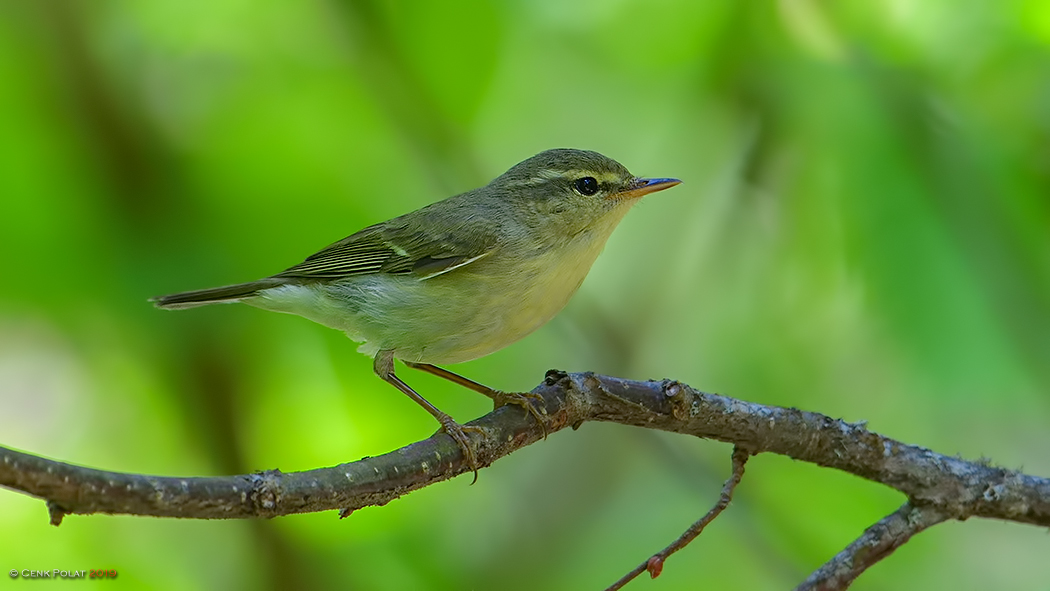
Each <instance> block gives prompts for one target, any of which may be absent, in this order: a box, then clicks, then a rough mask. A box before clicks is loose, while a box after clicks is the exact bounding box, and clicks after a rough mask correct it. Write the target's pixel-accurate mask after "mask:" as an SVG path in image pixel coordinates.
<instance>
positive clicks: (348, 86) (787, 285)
mask: <svg viewBox="0 0 1050 591" xmlns="http://www.w3.org/2000/svg"><path fill="white" fill-rule="evenodd" d="M551 147H579V148H587V149H592V150H597V151H600V152H603V153H605V154H606V155H608V156H611V157H613V158H615V159H617V160H619V161H620V162H622V163H624V164H625V165H626V166H627V167H628V168H630V169H631V170H632V171H633V172H634V173H635V174H638V175H648V176H675V177H679V178H681V179H683V180H684V181H685V182H684V184H683V185H681V186H680V187H677V188H675V189H674V190H672V191H668V192H666V193H659V194H656V195H653V196H651V197H649V198H647V199H646V201H644V202H643V203H642V204H641V205H639V206H638V207H636V208H635V210H634V211H632V212H631V213H630V214H629V215H628V216H627V218H626V220H625V221H624V222H623V224H622V225H621V227H620V228H619V229H618V230H617V232H616V233H615V234H614V236H613V237H612V239H611V241H610V243H609V245H608V247H607V248H606V251H605V253H604V254H603V255H602V256H601V257H600V258H599V260H598V262H597V264H596V265H595V267H594V270H593V271H592V273H591V275H590V277H589V278H588V280H587V281H586V282H585V283H584V285H583V287H582V289H581V290H580V292H579V293H578V295H577V296H576V297H575V299H574V300H573V301H572V302H571V303H570V304H569V306H568V308H567V309H566V310H565V311H564V312H563V313H562V314H561V315H560V316H558V317H557V318H556V319H555V320H554V321H552V322H551V323H550V324H549V325H548V326H546V327H544V328H542V329H541V330H539V331H538V332H537V333H536V334H534V335H532V336H530V337H529V338H527V339H525V340H524V341H522V342H520V343H518V344H516V345H514V346H512V347H510V348H508V349H505V350H503V351H501V352H499V353H497V354H494V355H491V356H490V357H487V358H484V359H481V360H478V361H474V362H471V363H469V364H464V365H459V366H455V367H453V368H452V369H454V370H455V371H458V372H462V373H464V374H465V375H467V376H469V377H471V378H473V379H476V380H479V381H481V382H482V383H485V384H489V385H491V386H493V387H497V388H501V389H507V390H528V389H530V388H532V387H533V386H534V385H536V384H537V383H539V381H540V380H541V379H542V377H543V374H544V371H545V370H547V369H548V368H560V369H565V370H570V371H582V370H594V371H599V372H605V373H609V374H613V375H618V376H623V377H629V378H636V379H646V378H663V377H673V378H676V379H679V380H682V381H685V382H687V383H690V384H692V385H694V386H696V387H698V388H701V389H705V390H708V391H717V392H720V393H725V394H728V395H731V396H735V397H739V398H744V399H748V400H752V401H756V402H761V403H766V404H778V405H788V406H797V407H801V408H805V409H811V410H817V411H820V412H823V413H826V414H829V415H832V416H835V417H844V418H846V419H847V420H850V421H861V420H867V421H868V422H869V426H870V428H872V429H874V430H876V431H879V432H881V433H884V434H887V435H889V436H892V437H896V438H899V439H901V440H904V441H907V442H910V443H915V444H919V445H924V446H928V447H931V448H933V449H936V450H938V451H940V452H943V453H947V454H956V453H958V454H960V455H962V456H963V457H966V458H971V459H976V458H979V457H982V456H984V457H988V458H991V459H992V460H993V461H995V462H996V463H998V464H1001V465H1004V466H1007V467H1011V468H1023V469H1025V470H1026V471H1029V472H1031V473H1034V474H1040V475H1048V474H1050V453H1048V450H1050V437H1048V429H1047V426H1048V424H1050V231H1048V230H1050V4H1048V3H1047V2H1045V0H1024V1H1021V0H1016V1H1003V2H979V1H973V0H966V1H958V0H956V1H948V0H894V1H888V2H816V1H812V0H782V1H779V2H773V1H770V2H740V1H737V0H719V1H701V2H697V1H695V0H657V1H654V2H641V1H637V2H635V1H631V0H614V1H609V0H590V1H585V2H578V3H566V2H562V1H560V0H558V1H555V0H539V1H525V0H519V1H510V2H489V1H485V0H476V1H472V2H466V3H461V4H456V5H452V4H446V3H440V4H439V3H427V4H423V3H419V4H411V3H380V2H357V1H343V0H311V1H305V2H272V1H265V0H262V1H254V2H249V1H244V0H219V1H209V2H200V1H197V2H192V1H185V0H183V1H179V2H174V1H171V0H156V1H153V2H128V1H117V0H98V1H95V2H90V3H89V2H76V1H61V2H59V1H32V2H27V1H16V0H2V1H0V252H2V253H3V260H4V266H5V268H6V272H5V274H4V278H3V279H2V280H0V443H2V444H4V445H8V446H13V447H16V448H19V449H23V450H26V451H30V452H34V453H38V454H42V455H45V456H49V457H53V458H57V459H62V460H65V461H69V462H74V463H78V464H84V465H89V466H93V467H99V468H104V469H111V470H120V471H131V472H144V473H151V474H166V475H221V474H235V473H243V472H247V471H252V470H262V469H270V468H279V469H281V470H284V471H292V470H303V469H309V468H316V467H322V466H330V465H334V464H338V463H340V462H344V461H349V460H353V459H357V458H359V457H361V456H364V455H377V454H380V453H384V452H387V451H390V450H392V449H395V448H397V447H399V446H402V445H405V444H407V443H410V442H412V441H416V440H418V439H421V438H423V437H425V436H429V435H430V434H431V433H432V432H433V431H434V430H435V423H434V421H433V419H432V418H431V417H430V416H428V415H427V414H426V413H425V412H423V411H422V410H420V409H419V408H417V407H416V406H415V405H414V404H413V403H412V402H411V401H410V400H408V399H407V397H405V396H403V395H401V394H399V393H397V392H396V391H395V390H394V389H393V388H391V387H389V386H388V385H386V384H384V383H382V382H381V381H380V380H378V379H377V378H375V377H374V376H373V375H372V371H371V362H370V360H368V359H367V358H365V357H363V356H361V355H358V354H357V353H356V352H355V349H356V345H355V344H354V343H352V342H350V341H349V340H348V339H346V338H345V337H344V336H343V335H342V334H340V333H338V332H336V331H332V330H329V329H326V328H323V327H321V326H319V325H314V324H312V323H310V322H308V321H306V320H303V319H301V318H296V317H292V316H286V315H280V314H271V313H266V312H262V311H260V310H256V309H253V308H249V307H247V306H218V307H214V308H207V309H199V310H192V311H187V312H180V313H171V312H162V311H158V310H155V309H154V308H153V307H152V306H150V305H149V304H148V303H147V302H146V298H148V297H150V296H154V295H159V294H163V293H169V292H173V291H180V290H186V289H193V288H201V287H210V286H213V285H219V284H225V283H232V282H239V281H247V280H252V279H256V278H259V277H262V276H265V275H268V274H271V273H273V272H276V271H278V270H281V269H283V268H285V267H287V266H290V265H292V264H294V263H297V262H299V261H300V260H301V259H302V258H303V257H305V256H306V255H307V254H310V253H311V252H314V251H315V250H317V249H319V248H321V247H323V246H325V245H327V244H329V243H330V242H333V241H335V240H337V239H339V238H342V237H343V236H345V235H348V234H350V233H352V232H353V231H356V230H358V229H359V228H361V227H363V226H365V225H368V224H371V223H374V222H377V221H381V220H384V219H387V218H389V217H393V216H395V215H397V214H400V213H404V212H406V211H409V210H412V209H415V208H418V207H420V206H423V205H425V204H427V203H430V202H432V201H436V200H438V199H440V198H443V197H446V196H448V195H451V194H453V193H456V192H459V191H463V190H466V189H470V188H473V187H475V186H478V185H481V184H483V183H485V182H487V181H488V180H489V179H491V178H492V177H494V176H496V175H498V174H500V173H501V172H503V171H504V170H505V169H507V168H508V167H510V166H511V165H513V164H515V163H516V162H518V161H520V160H522V159H524V158H526V157H528V156H531V155H532V154H534V153H536V152H539V151H541V150H544V149H547V148H551ZM417 373H418V372H409V373H404V374H403V375H404V376H405V377H406V379H408V381H409V382H410V383H412V384H413V385H415V386H416V387H417V388H418V389H419V390H420V391H422V392H423V393H424V394H425V395H426V396H427V397H428V398H429V399H430V400H431V401H433V402H434V403H435V404H436V405H437V406H439V407H440V408H442V409H444V410H446V411H448V412H449V413H451V414H452V415H453V416H455V417H457V418H458V419H459V420H461V421H467V420H470V419H473V418H475V417H477V416H479V415H481V414H484V413H485V412H487V411H488V410H489V409H490V408H491V407H490V405H489V403H488V401H487V400H486V399H484V398H483V397H481V396H478V395H475V394H473V393H470V392H467V391H465V390H462V389H459V388H457V387H455V386H452V385H450V384H446V383H443V382H441V381H440V380H437V379H434V378H431V377H430V376H426V375H422V374H420V375H417ZM729 453H730V448H729V446H727V445H724V444H719V443H713V442H704V441H698V440H694V439H691V438H687V437H681V436H671V435H667V434H662V433H655V432H649V431H645V430H640V429H633V428H628V427H623V426H618V425H604V424H587V425H584V426H583V428H582V429H580V430H579V431H577V432H571V431H569V432H560V433H557V434H556V435H553V436H552V437H550V438H549V439H548V440H547V441H544V442H542V443H539V444H537V445H534V446H532V447H530V448H528V449H525V450H523V451H521V452H520V453H517V454H514V455H513V456H511V457H510V458H508V459H505V460H503V461H501V462H499V463H498V464H496V465H495V466H493V467H492V468H490V469H486V470H484V471H482V472H481V475H480V480H479V482H478V484H477V485H475V486H468V483H469V478H470V477H469V476H467V477H463V478H458V479H456V480H454V481H452V482H447V483H443V484H440V485H437V486H433V487H430V488H427V489H425V490H422V491H420V492H417V493H414V494H411V495H409V496H407V497H405V498H402V499H400V500H398V501H395V502H393V503H391V504H390V505H388V506H386V507H382V508H370V509H365V510H361V511H359V512H356V513H355V514H354V515H353V516H352V517H351V518H350V519H347V520H343V521H340V520H338V519H337V517H336V514H335V513H334V512H330V513H324V514H314V515H303V516H293V517H287V518H282V519H276V520H272V521H257V522H247V521H239V522H194V521H175V520H157V519H152V518H133V517H123V516H121V517H109V516H92V517H78V516H71V517H68V518H67V519H66V520H65V522H64V523H63V525H62V526H61V527H60V528H53V527H51V526H49V525H47V516H46V511H45V507H44V504H43V503H41V502H40V501H38V500H34V499H31V498H28V497H26V496H23V495H20V494H16V493H14V492H10V491H0V531H2V532H3V535H0V572H6V570H8V569H12V568H17V569H24V568H31V569H39V570H43V569H53V568H60V569H90V568H107V569H111V568H112V569H117V570H118V572H119V578H118V580H117V581H116V582H115V584H114V585H113V586H114V587H124V586H129V587H130V586H134V587H142V588H152V589H183V588H188V587H189V588H192V587H201V586H206V587H219V586H223V587H229V588H245V587H247V586H249V585H250V586H252V587H253V588H256V589H278V588H287V587H291V586H294V587H297V588H303V587H310V586H313V587H327V588H334V587H343V588H351V589H409V588H433V589H494V588H501V589H595V588H601V587H603V586H604V585H607V584H609V583H611V582H612V581H614V580H616V579H617V578H618V577H620V575H621V574H623V573H624V572H625V571H627V570H628V569H630V568H631V567H633V566H634V565H635V564H637V563H638V562H640V561H642V560H644V559H645V558H647V557H648V556H649V554H650V553H652V552H653V551H656V550H658V549H659V548H662V547H663V546H664V545H665V544H666V543H668V542H669V541H670V540H672V539H673V538H674V537H675V536H677V535H678V534H679V533H680V532H681V531H682V530H683V529H684V528H685V527H686V526H687V525H688V524H689V523H691V522H692V521H693V520H694V519H696V518H697V517H699V516H700V515H701V514H703V512H705V511H706V510H707V509H708V508H709V506H710V505H711V504H712V503H713V502H714V501H715V499H716V498H717V494H718V490H719V488H720V486H721V483H722V480H723V479H724V478H725V477H726V475H727V473H728V468H729ZM903 500H904V499H903V498H902V497H901V496H900V495H898V494H897V493H895V492H893V491H890V490H888V489H886V488H884V487H882V486H879V485H876V484H872V483H868V482H865V481H862V480H860V479H857V478H854V477H852V476H849V475H845V474H842V473H838V472H833V471H830V470H826V469H819V468H816V467H814V466H810V465H805V464H800V463H795V462H792V461H790V460H787V459H785V458H781V457H776V456H771V455H763V456H758V457H756V458H754V459H752V461H751V462H750V464H749V465H748V473H747V475H746V477H745V479H744V482H743V484H742V485H741V487H740V488H739V490H738V492H737V496H736V500H735V502H734V504H733V506H732V507H731V509H730V510H729V511H728V512H727V513H725V514H724V515H723V516H722V517H721V518H720V519H719V520H717V521H716V522H715V523H714V524H713V525H712V526H711V527H710V528H709V529H708V530H707V531H706V532H705V533H704V535H703V536H701V537H700V538H699V539H698V540H697V541H696V542H695V543H693V544H692V545H691V546H689V547H688V548H687V549H685V550H684V551H682V552H681V553H679V554H678V555H676V556H674V557H673V558H671V559H670V560H669V561H668V564H667V567H666V568H665V569H664V574H663V576H661V577H660V578H659V579H657V580H655V581H648V580H640V581H637V582H636V583H634V584H633V585H632V586H631V587H630V588H632V589H633V588H638V589H679V588H695V587H698V586H703V587H704V588H737V589H773V588H790V587H791V586H793V585H795V584H797V583H798V582H799V581H801V580H802V579H803V578H804V577H805V576H806V574H807V573H809V572H810V571H811V570H813V569H814V568H816V567H817V566H818V565H820V564H821V563H823V562H824V561H825V560H827V559H828V558H829V557H830V556H832V555H833V554H834V553H836V552H837V551H838V550H840V549H841V548H842V547H843V546H844V545H846V544H847V543H848V542H850V541H851V540H852V539H853V538H855V537H856V536H857V535H859V534H860V532H861V531H862V530H863V529H864V528H865V527H866V526H868V525H870V524H871V523H872V522H874V521H876V520H877V519H879V518H881V517H882V516H884V515H885V514H887V513H889V512H891V511H892V510H894V509H895V508H896V507H897V506H899V505H900V504H901V503H902V502H903ZM1048 555H1050V537H1048V536H1047V535H1046V532H1045V531H1043V530H1040V529H1037V528H1033V527H1025V526H1019V525H1015V524H1005V523H998V522H989V521H979V520H973V521H970V522H967V523H949V524H945V525H942V526H939V527H937V528H934V529H933V530H931V531H928V532H926V533H924V534H922V535H921V536H919V537H918V538H916V539H914V540H913V541H912V542H911V543H909V544H908V545H906V546H905V547H904V548H903V549H901V550H899V551H898V552H897V553H896V554H895V555H894V556H893V557H891V558H890V559H888V560H886V561H884V562H883V563H881V564H879V565H878V566H876V567H875V568H873V569H872V570H871V571H870V572H868V573H867V574H866V575H865V576H864V577H862V578H861V579H860V581H859V582H858V583H857V585H856V586H855V588H856V589H889V588H901V587H906V588H915V589H926V588H930V589H932V588H939V589H978V588H1046V587H1045V586H1046V585H1047V581H1048V580H1050V562H1048V561H1047V560H1046V557H1047V556H1048ZM3 578H6V576H5V577H3ZM107 584H108V583H107Z"/></svg>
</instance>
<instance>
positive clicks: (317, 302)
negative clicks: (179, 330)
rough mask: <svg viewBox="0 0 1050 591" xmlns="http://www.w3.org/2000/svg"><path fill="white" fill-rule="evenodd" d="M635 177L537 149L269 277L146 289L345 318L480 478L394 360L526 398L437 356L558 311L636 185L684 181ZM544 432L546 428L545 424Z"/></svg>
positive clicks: (181, 301)
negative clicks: (489, 176) (451, 367)
mask: <svg viewBox="0 0 1050 591" xmlns="http://www.w3.org/2000/svg"><path fill="white" fill-rule="evenodd" d="M680 182H681V181H680V180H678V179H674V178H639V177H635V176H634V175H632V174H631V173H630V172H629V171H628V170H627V168H625V167H624V166H623V165H621V164H620V163H619V162H617V161H615V160H613V159H611V158H608V157H606V156H603V155H602V154H599V153H597V152H593V151H588V150H578V149H570V148H559V149H552V150H546V151H544V152H540V153H539V154H536V155H535V156H532V157H531V158H528V159H526V160H524V161H522V162H520V163H518V164H516V165H514V166H513V167H511V168H510V169H509V170H507V171H506V172H505V173H503V174H502V175H500V176H498V177H496V178H495V179H493V180H492V181H491V182H490V183H488V184H487V185H485V186H483V187H480V188H477V189H474V190H471V191H467V192H465V193H461V194H458V195H455V196H452V197H449V198H447V199H444V200H442V201H438V202H436V203H432V204H431V205H428V206H426V207H423V208H421V209H418V210H416V211H413V212H410V213H406V214H404V215H401V216H399V217H395V218H393V219H391V220H388V221H385V222H381V223H378V224H375V225H372V226H368V227H367V228H364V229H362V230H360V231H358V232H356V233H354V234H351V235H350V236H347V237H346V238H344V239H342V240H339V241H338V242H335V243H333V244H331V245H329V246H327V247H325V248H323V249H322V250H320V251H318V252H317V253H315V254H313V255H310V256H309V257H307V258H306V260H304V261H303V262H301V263H299V264H297V265H294V266H292V267H289V268H288V269H285V270H284V271H281V272H280V273H277V274H274V275H271V276H269V277H266V278H263V279H259V280H257V281H250V282H247V283H238V284H235V285H227V286H223V287H215V288H210V289H201V290H195V291H186V292H181V293H174V294H170V295H164V296H159V297H155V298H151V300H150V301H152V302H153V303H154V304H155V305H156V306H157V307H158V308H163V309H169V310H180V309H185V308H193V307H197V306H203V305H208V304H218V303H234V302H240V303H244V304H248V305H250V306H254V307H257V308H261V309H264V310H270V311H274V312H284V313H289V314H296V315H299V316H302V317H305V318H307V319H310V320H313V321H315V322H317V323H320V324H322V325H324V326H328V327H330V328H334V329H337V330H341V331H343V332H345V333H346V334H347V336H349V337H350V338H351V339H353V340H355V341H358V342H360V343H361V345H360V347H359V348H358V351H360V352H361V353H364V354H365V355H368V356H370V357H372V359H373V370H374V372H375V373H376V375H377V376H379V377H380V378H381V379H383V380H384V381H386V382H388V383H389V384H391V385H393V386H394V387H395V388H397V389H398V390H400V391H401V392H403V393H404V394H406V395H407V396H408V397H409V398H411V399H412V400H414V401H415V402H416V403H417V404H419V405H420V406H422V407H423V408H424V409H426V411H427V412H428V413H430V414H431V415H432V416H433V417H434V418H435V419H436V420H437V421H438V423H440V425H441V428H442V430H444V432H445V433H447V434H448V435H449V436H450V437H451V438H452V439H453V440H454V441H455V442H456V443H457V445H458V446H459V448H460V449H461V451H462V453H463V457H464V460H465V463H466V464H467V465H468V466H469V467H470V468H471V469H472V470H473V472H474V479H475V481H476V480H477V469H478V462H477V455H476V453H475V450H474V449H473V447H472V446H471V444H470V442H469V439H468V437H467V435H466V432H472V431H473V432H476V431H479V429H477V428H476V427H471V426H465V425H460V424H459V423H457V422H456V421H455V420H453V419H452V417H450V416H449V415H448V414H446V413H444V412H443V411H441V410H439V409H438V408H437V407H435V406H434V405H433V404H431V403H430V402H429V401H427V400H426V399H425V398H423V397H422V396H421V395H419V393H418V392H416V390H415V389H413V388H412V387H411V386H409V385H408V384H407V383H406V382H404V381H403V380H402V379H401V378H400V377H399V376H398V375H397V374H396V373H395V367H394V365H395V364H394V361H395V360H400V361H401V362H403V363H404V364H405V365H406V366H407V367H410V368H414V369H419V370H422V371H425V372H428V373H431V374H434V375H437V376H439V377H442V378H445V379H447V380H450V381H452V382H454V383H456V384H459V385H461V386H464V387H466V388H468V389H471V390H473V391H475V392H479V393H481V394H484V395H486V396H488V397H490V398H492V399H493V401H494V402H495V404H496V405H497V406H499V405H503V404H515V405H519V406H522V407H524V408H525V409H526V410H527V411H528V412H529V413H530V414H531V415H532V416H533V417H535V418H536V420H537V421H539V422H540V424H541V425H543V418H542V415H541V414H540V413H539V412H538V411H537V410H536V409H535V407H534V405H533V404H532V400H534V399H536V398H538V396H536V395H534V394H519V393H507V392H502V391H498V390H493V389H491V388H489V387H487V386H484V385H482V384H479V383H477V382H474V381H473V380H470V379H467V378H465V377H462V376H460V375H458V374H455V373H453V372H451V371H448V370H446V369H443V368H441V367H439V366H438V365H447V364H456V363H461V362H464V361H469V360H472V359H476V358H479V357H482V356H485V355H488V354H490V353H493V352H495V351H497V350H499V349H502V348H504V347H506V346H507V345H510V344H511V343H514V342H516V341H518V340H519V339H521V338H523V337H525V336H526V335H528V334H530V333H532V332H533V331H535V330H536V329H537V328H539V327H540V326H542V325H544V324H545V323H546V322H547V321H549V320H550V319H551V318H552V317H554V316H555V314H557V313H558V312H559V311H560V310H561V309H562V308H563V307H564V306H565V305H566V303H567V302H568V301H569V299H570V298H571V297H572V295H573V294H574V293H576V291H577V289H578V288H579V287H580V284H581V283H582V282H583V280H584V278H585V277H586V276H587V273H588V272H589V271H590V269H591V266H592V264H593V263H594V261H595V259H596V258H597V257H598V255H599V253H600V252H601V251H602V249H603V248H604V246H605V244H606V241H607V240H608V239H609V236H610V235H611V234H612V232H613V230H614V229H615V228H616V226H617V225H618V224H619V223H620V221H621V220H622V219H623V217H624V215H625V214H626V213H627V211H628V210H629V209H631V207H632V206H633V205H634V204H635V203H637V202H638V200H639V198H640V197H642V196H643V195H647V194H649V193H653V192H655V191H661V190H664V189H667V188H670V187H673V186H675V185H677V184H679V183H680ZM544 432H545V433H546V428H545V427H544Z"/></svg>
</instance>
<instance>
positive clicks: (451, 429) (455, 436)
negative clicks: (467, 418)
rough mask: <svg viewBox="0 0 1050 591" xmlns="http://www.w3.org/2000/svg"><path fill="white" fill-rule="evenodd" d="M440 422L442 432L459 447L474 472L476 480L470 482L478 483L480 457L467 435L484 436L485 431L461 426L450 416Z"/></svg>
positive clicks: (445, 416)
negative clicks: (476, 434)
mask: <svg viewBox="0 0 1050 591" xmlns="http://www.w3.org/2000/svg"><path fill="white" fill-rule="evenodd" d="M438 422H440V423H441V430H442V431H444V432H445V433H447V434H448V436H449V437H451V438H452V440H453V441H455V442H456V444H457V445H459V449H460V451H462V452H463V459H464V460H465V461H466V462H467V467H469V468H470V469H471V470H472V471H473V472H474V480H471V481H470V483H471V484H474V483H475V482H477V481H478V455H477V453H476V452H475V451H474V446H473V445H471V443H470V440H469V439H468V438H467V433H468V432H470V433H478V434H484V433H485V430H484V429H482V428H481V427H473V426H471V425H460V424H459V423H457V422H456V421H454V420H453V419H452V417H450V416H448V415H444V416H443V417H438Z"/></svg>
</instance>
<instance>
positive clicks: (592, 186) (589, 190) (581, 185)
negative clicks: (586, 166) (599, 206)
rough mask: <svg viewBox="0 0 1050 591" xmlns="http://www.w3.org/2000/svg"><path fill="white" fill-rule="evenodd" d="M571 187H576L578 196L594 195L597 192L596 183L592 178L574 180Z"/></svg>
mask: <svg viewBox="0 0 1050 591" xmlns="http://www.w3.org/2000/svg"><path fill="white" fill-rule="evenodd" d="M573 186H574V187H576V192H577V193H579V194H580V195H594V194H595V193H597V192H598V181H596V180H594V177H593V176H585V177H583V178H582V179H576V182H575V183H573Z"/></svg>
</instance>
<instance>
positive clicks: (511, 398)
mask: <svg viewBox="0 0 1050 591" xmlns="http://www.w3.org/2000/svg"><path fill="white" fill-rule="evenodd" d="M493 393H494V395H493V397H492V399H493V401H495V403H496V406H497V407H500V406H503V405H506V404H513V405H515V406H520V407H522V408H524V409H525V410H526V411H528V413H529V414H530V415H532V418H534V419H536V422H537V423H539V425H540V428H541V429H543V438H544V439H546V438H547V423H548V419H547V409H546V408H544V406H543V402H544V400H543V397H542V396H540V395H539V394H533V393H532V392H501V391H499V390H493ZM533 401H537V402H539V403H540V410H537V409H536V405H534V404H533ZM541 411H542V414H541Z"/></svg>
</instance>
